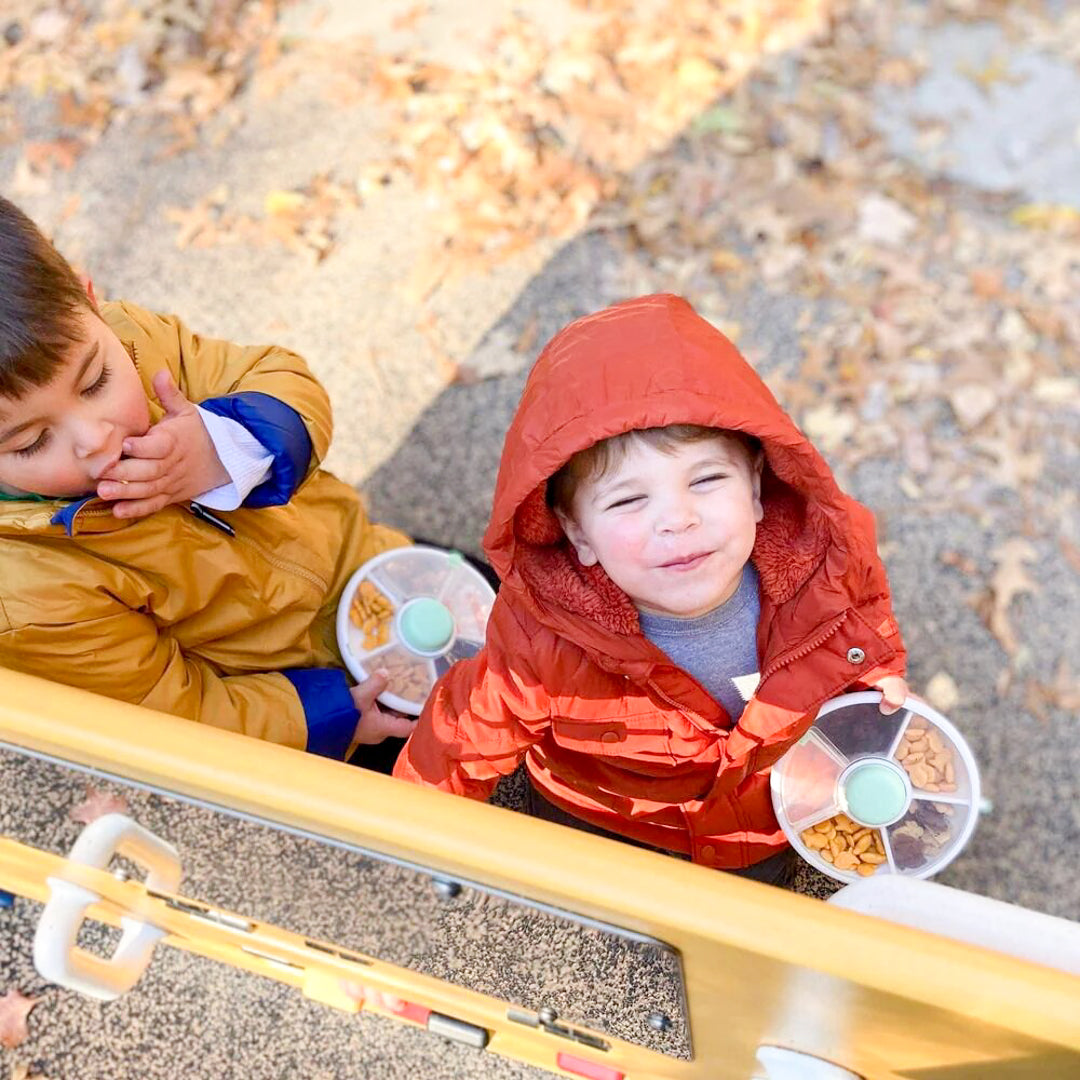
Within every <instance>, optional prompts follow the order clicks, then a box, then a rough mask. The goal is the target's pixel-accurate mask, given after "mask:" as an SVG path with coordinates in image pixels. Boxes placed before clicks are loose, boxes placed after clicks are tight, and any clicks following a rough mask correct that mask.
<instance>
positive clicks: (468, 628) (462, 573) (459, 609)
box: [439, 562, 493, 642]
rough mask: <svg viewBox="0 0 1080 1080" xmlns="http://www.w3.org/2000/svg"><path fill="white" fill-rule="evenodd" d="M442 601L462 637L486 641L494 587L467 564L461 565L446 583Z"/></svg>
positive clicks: (442, 592) (459, 635)
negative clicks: (485, 636) (485, 635)
mask: <svg viewBox="0 0 1080 1080" xmlns="http://www.w3.org/2000/svg"><path fill="white" fill-rule="evenodd" d="M439 599H440V600H441V601H442V602H443V603H444V604H445V605H446V606H447V608H448V609H449V611H450V614H451V615H453V617H454V626H455V628H456V631H457V636H458V637H459V638H464V639H466V640H469V641H474V642H477V641H483V640H484V632H485V629H486V627H487V621H488V616H489V615H490V614H491V604H492V600H493V594H492V592H491V586H489V585H488V583H487V582H486V581H484V579H483V578H482V577H481V576H480V574H479V573H478V572H477V571H475V570H474V569H473V568H472V567H471V566H469V565H468V564H467V563H464V562H462V563H458V565H457V567H456V568H455V569H454V572H453V573H452V574H451V576H450V578H449V579H448V580H447V581H446V582H445V583H444V585H443V587H442V590H441V593H440V595H439Z"/></svg>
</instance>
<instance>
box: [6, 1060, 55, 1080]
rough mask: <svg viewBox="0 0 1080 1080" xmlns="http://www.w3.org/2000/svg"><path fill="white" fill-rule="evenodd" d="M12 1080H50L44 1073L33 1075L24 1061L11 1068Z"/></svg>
mask: <svg viewBox="0 0 1080 1080" xmlns="http://www.w3.org/2000/svg"><path fill="white" fill-rule="evenodd" d="M10 1080H48V1077H47V1076H44V1075H43V1074H42V1073H33V1074H31V1072H30V1066H29V1065H27V1064H26V1063H25V1062H23V1061H16V1062H15V1064H14V1065H12V1066H11V1077H10Z"/></svg>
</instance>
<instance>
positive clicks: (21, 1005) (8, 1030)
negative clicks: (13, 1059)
mask: <svg viewBox="0 0 1080 1080" xmlns="http://www.w3.org/2000/svg"><path fill="white" fill-rule="evenodd" d="M40 1000H41V998H32V997H27V996H26V995H25V994H24V993H22V991H21V990H9V991H8V992H7V993H6V994H4V996H3V997H0V1046H3V1047H4V1048H5V1049H7V1050H14V1049H15V1047H16V1046H19V1045H20V1044H21V1043H23V1042H24V1041H25V1040H26V1038H27V1036H28V1035H29V1034H30V1032H29V1031H28V1030H27V1027H26V1018H27V1016H29V1015H30V1010H31V1009H33V1007H34V1006H35V1005H36V1004H37V1003H38V1002H39V1001H40Z"/></svg>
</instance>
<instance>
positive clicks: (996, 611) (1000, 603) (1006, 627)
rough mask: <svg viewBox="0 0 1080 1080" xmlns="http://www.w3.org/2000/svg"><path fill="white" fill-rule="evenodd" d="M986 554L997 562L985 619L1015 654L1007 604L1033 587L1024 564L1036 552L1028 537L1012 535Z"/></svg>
mask: <svg viewBox="0 0 1080 1080" xmlns="http://www.w3.org/2000/svg"><path fill="white" fill-rule="evenodd" d="M990 556H991V558H992V559H993V560H994V562H995V563H997V569H996V570H995V571H994V573H993V576H992V577H991V578H990V603H989V606H988V609H987V610H986V613H985V615H986V623H987V626H988V627H989V628H990V632H991V633H992V634H993V635H994V637H996V638H997V639H998V641H999V642H1000V643H1001V647H1002V648H1003V649H1004V650H1005V651H1006V652H1007V653H1008V654H1009V655H1010V656H1015V655H1016V652H1017V650H1018V648H1019V642H1018V641H1017V639H1016V635H1015V633H1014V632H1013V629H1012V626H1011V624H1010V623H1009V618H1008V615H1009V605H1010V604H1011V603H1012V602H1013V599H1014V598H1015V597H1017V596H1019V595H1021V594H1022V593H1026V592H1034V591H1035V590H1036V588H1037V586H1036V584H1035V582H1034V581H1032V580H1031V578H1030V577H1029V576H1028V573H1027V564H1029V563H1033V562H1035V560H1036V559H1037V558H1038V552H1036V550H1035V548H1034V547H1033V546H1032V544H1031V543H1030V542H1029V541H1027V540H1025V539H1023V537H1019V536H1016V537H1013V538H1012V539H1011V540H1006V541H1005V543H1004V544H1000V545H998V547H996V548H994V550H993V551H992V552H991V553H990Z"/></svg>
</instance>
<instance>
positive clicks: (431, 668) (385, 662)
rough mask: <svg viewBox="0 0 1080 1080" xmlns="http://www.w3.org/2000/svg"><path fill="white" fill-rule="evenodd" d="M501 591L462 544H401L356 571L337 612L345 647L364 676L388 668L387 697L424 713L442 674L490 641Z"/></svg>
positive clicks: (356, 673) (351, 665)
mask: <svg viewBox="0 0 1080 1080" xmlns="http://www.w3.org/2000/svg"><path fill="white" fill-rule="evenodd" d="M494 600H495V593H494V590H493V589H492V588H491V586H490V585H489V584H488V583H487V581H486V580H485V579H484V577H483V575H482V574H480V572H479V571H477V570H476V569H474V568H473V567H472V566H470V565H469V564H468V563H467V562H466V561H465V559H464V558H463V557H462V556H461V555H460V554H459V553H458V552H456V551H443V550H442V549H440V548H432V547H421V546H418V545H417V546H411V547H401V548H394V549H393V550H392V551H384V552H383V553H382V554H381V555H376V556H375V558H373V559H371V560H369V561H368V562H366V563H365V564H364V565H363V566H361V567H360V569H359V570H357V571H356V573H355V574H353V576H352V577H351V578H350V579H349V582H348V584H347V585H346V586H345V589H344V590H343V592H342V594H341V600H340V602H339V605H338V615H337V638H338V648H339V649H340V650H341V655H342V659H343V660H344V661H345V665H346V666H347V667H348V669H349V671H350V672H351V673H352V675H353V677H354V678H355V679H357V680H358V681H361V680H363V679H366V678H367V677H368V675H369V674H370V673H371V672H373V671H376V670H378V669H379V668H385V669H386V670H387V672H388V673H389V677H390V684H389V687H388V688H387V691H386V693H384V694H381V695H380V696H379V700H380V701H381V702H382V703H383V704H385V705H387V706H389V707H390V708H394V709H398V710H399V711H401V712H406V713H411V714H412V715H417V714H419V712H420V710H421V709H422V708H423V705H424V702H425V701H426V700H427V697H428V695H429V694H430V692H431V689H432V687H433V686H434V685H435V680H436V679H437V678H438V677H439V676H440V675H441V674H443V672H445V671H447V670H449V668H450V666H451V664H452V663H454V662H455V661H456V660H459V659H465V658H467V657H469V656H473V655H475V654H476V653H477V652H478V651H479V650H480V648H481V647H482V646H483V643H484V634H485V630H486V627H487V620H488V616H489V615H490V613H491V605H492V603H493V602H494Z"/></svg>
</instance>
